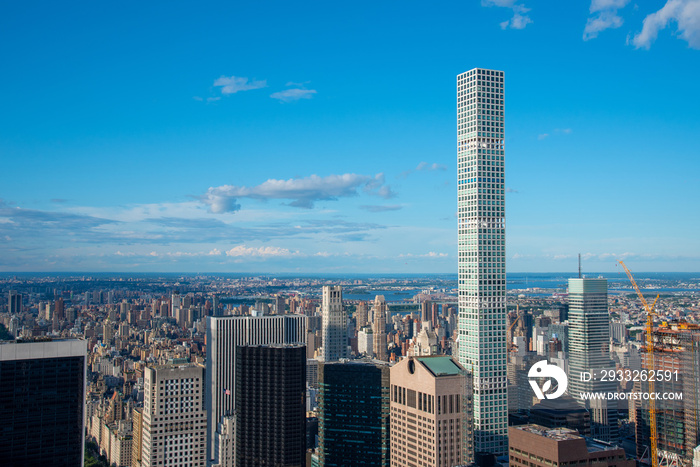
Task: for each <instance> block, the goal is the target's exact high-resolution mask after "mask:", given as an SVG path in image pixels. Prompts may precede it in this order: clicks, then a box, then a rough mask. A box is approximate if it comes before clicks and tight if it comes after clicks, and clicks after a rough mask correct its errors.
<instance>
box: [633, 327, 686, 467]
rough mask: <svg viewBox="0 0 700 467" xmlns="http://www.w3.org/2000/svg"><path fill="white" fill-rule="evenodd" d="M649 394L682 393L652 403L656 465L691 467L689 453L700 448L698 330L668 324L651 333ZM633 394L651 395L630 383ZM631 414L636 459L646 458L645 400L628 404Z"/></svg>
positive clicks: (645, 359)
mask: <svg viewBox="0 0 700 467" xmlns="http://www.w3.org/2000/svg"><path fill="white" fill-rule="evenodd" d="M652 341H653V343H654V354H653V357H654V358H653V360H652V361H653V367H651V368H653V370H654V371H655V374H656V375H663V377H658V376H657V377H656V378H655V381H654V389H653V392H656V393H660V394H674V396H675V395H677V394H682V398H676V399H673V398H670V397H667V398H666V399H658V400H657V401H656V432H657V439H658V441H657V449H658V454H659V457H661V459H662V460H661V461H660V462H659V464H660V465H687V466H689V465H691V464H692V462H693V457H694V448H695V447H696V446H698V445H699V444H700V419H699V416H700V326H698V325H696V324H690V323H677V322H671V323H666V324H662V325H661V326H659V327H658V328H656V329H654V330H653V332H652ZM642 358H643V365H642V368H644V371H645V372H646V371H647V370H648V369H650V364H651V362H650V361H649V354H648V353H647V352H644V353H643V354H642ZM635 384H637V385H638V387H637V388H635V390H637V391H639V392H643V393H649V392H651V390H650V388H649V383H648V381H644V382H636V383H635ZM633 402H634V403H633V404H632V407H631V409H632V410H634V411H635V412H636V413H635V415H636V421H637V426H636V432H637V433H636V435H637V454H638V456H639V457H640V458H643V457H647V456H648V455H649V451H650V440H649V435H650V428H649V424H650V421H649V411H650V407H649V401H646V400H636V401H633Z"/></svg>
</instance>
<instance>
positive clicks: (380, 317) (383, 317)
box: [372, 295, 388, 362]
mask: <svg viewBox="0 0 700 467" xmlns="http://www.w3.org/2000/svg"><path fill="white" fill-rule="evenodd" d="M386 322H387V306H386V300H384V295H377V296H376V297H374V307H373V308H372V324H373V329H372V339H373V341H374V345H373V347H374V355H375V357H376V359H377V360H381V361H384V362H385V361H387V360H388V358H387V345H386Z"/></svg>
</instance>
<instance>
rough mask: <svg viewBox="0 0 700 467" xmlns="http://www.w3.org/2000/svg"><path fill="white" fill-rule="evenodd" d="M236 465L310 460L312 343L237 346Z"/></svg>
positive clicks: (283, 466) (292, 465) (282, 466)
mask: <svg viewBox="0 0 700 467" xmlns="http://www.w3.org/2000/svg"><path fill="white" fill-rule="evenodd" d="M236 373H237V378H236V396H235V401H236V403H235V417H236V422H235V431H236V446H235V456H236V466H237V467H259V466H263V465H269V466H273V465H274V466H278V467H302V466H304V465H306V403H305V402H306V401H305V394H306V348H305V347H304V346H303V345H268V346H244V347H238V348H237V349H236Z"/></svg>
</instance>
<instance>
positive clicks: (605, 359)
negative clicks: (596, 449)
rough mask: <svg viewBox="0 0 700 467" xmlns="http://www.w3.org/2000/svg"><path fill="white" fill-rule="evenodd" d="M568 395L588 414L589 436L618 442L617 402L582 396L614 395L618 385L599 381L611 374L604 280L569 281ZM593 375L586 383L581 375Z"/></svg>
mask: <svg viewBox="0 0 700 467" xmlns="http://www.w3.org/2000/svg"><path fill="white" fill-rule="evenodd" d="M568 338H569V375H568V379H569V387H568V391H569V394H571V396H572V397H573V398H574V399H577V400H578V401H580V402H581V403H582V404H583V405H585V406H586V408H587V409H589V411H590V412H591V435H592V436H593V437H594V438H597V439H600V440H603V441H617V440H618V437H619V430H618V418H619V417H618V411H617V401H615V400H605V399H593V400H590V399H586V396H581V394H582V393H597V392H605V393H608V392H616V391H617V383H616V382H615V381H606V380H605V378H602V371H605V370H614V369H615V364H614V363H613V362H612V360H611V359H610V313H609V312H608V281H607V280H606V279H590V278H582V279H580V278H575V279H569V336H568ZM584 372H589V373H591V374H592V375H593V377H592V378H590V380H589V381H583V380H584V379H586V378H582V377H581V373H584Z"/></svg>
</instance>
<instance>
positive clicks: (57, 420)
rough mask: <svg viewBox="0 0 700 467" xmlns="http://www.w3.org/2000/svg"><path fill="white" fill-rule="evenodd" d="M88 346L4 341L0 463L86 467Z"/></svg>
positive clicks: (76, 342)
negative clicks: (84, 466) (84, 465)
mask: <svg viewBox="0 0 700 467" xmlns="http://www.w3.org/2000/svg"><path fill="white" fill-rule="evenodd" d="M86 356H87V343H86V341H83V340H72V339H71V340H54V341H37V342H15V341H9V342H0V420H1V422H0V433H1V434H2V436H0V463H1V464H2V465H4V466H10V467H15V466H17V467H20V466H31V465H51V466H65V467H70V466H82V465H83V457H84V444H85V436H84V432H85V415H84V414H85V377H86Z"/></svg>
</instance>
